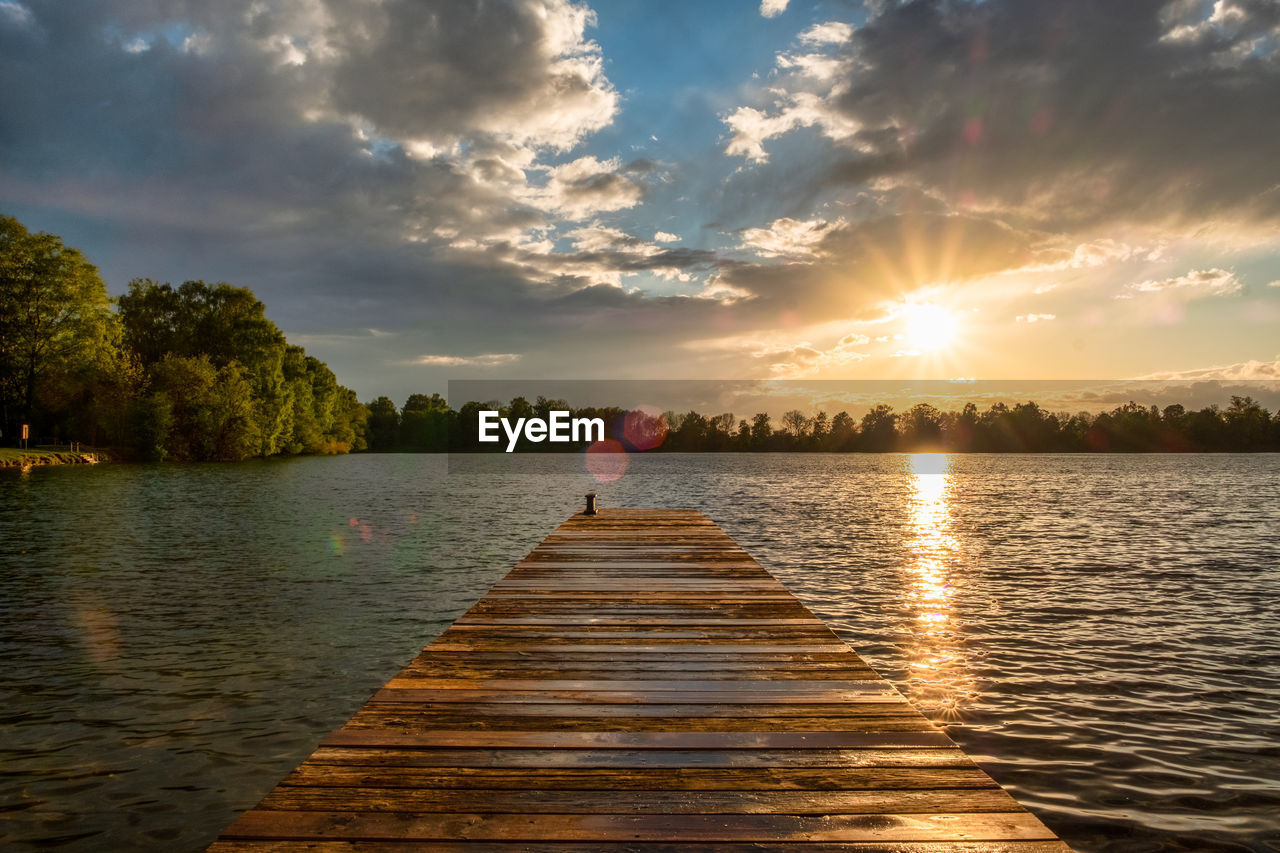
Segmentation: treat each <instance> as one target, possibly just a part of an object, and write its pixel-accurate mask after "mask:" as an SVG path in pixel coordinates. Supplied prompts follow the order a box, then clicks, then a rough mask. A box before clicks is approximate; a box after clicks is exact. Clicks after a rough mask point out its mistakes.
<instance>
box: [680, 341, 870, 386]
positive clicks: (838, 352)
mask: <svg viewBox="0 0 1280 853" xmlns="http://www.w3.org/2000/svg"><path fill="white" fill-rule="evenodd" d="M777 338H778V336H777V335H776V334H775V335H773V336H771V338H770V339H761V337H759V336H754V335H740V336H729V337H722V338H709V339H699V340H695V341H689V342H687V343H686V344H684V348H685V349H688V350H693V351H695V352H699V351H701V352H706V351H715V352H725V353H731V354H734V355H736V356H738V357H739V358H744V357H745V358H749V359H752V360H753V361H757V362H760V363H762V364H764V365H765V366H766V367H767V369H768V371H769V374H770V376H772V377H774V378H777V379H801V378H805V377H810V376H816V375H819V374H822V373H824V372H827V371H832V370H834V371H837V372H839V371H840V370H841V369H844V368H848V367H849V366H851V365H854V364H857V363H858V362H861V361H864V360H865V359H868V358H870V357H871V356H870V355H869V354H868V353H865V352H861V351H860V350H859V349H858V347H861V346H864V345H865V344H868V343H870V342H871V339H870V338H868V337H867V336H866V335H863V334H861V333H858V332H852V333H849V334H846V335H844V336H842V337H840V338H839V339H837V340H836V341H835V342H834V343H832V344H831V345H830V346H827V347H823V346H820V345H815V344H813V343H811V342H809V341H800V342H798V343H797V342H783V341H780V340H778V339H777Z"/></svg>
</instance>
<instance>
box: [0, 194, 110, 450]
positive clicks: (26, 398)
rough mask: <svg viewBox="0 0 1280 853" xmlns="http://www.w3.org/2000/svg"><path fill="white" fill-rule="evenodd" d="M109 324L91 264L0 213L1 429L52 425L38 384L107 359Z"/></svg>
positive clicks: (104, 297)
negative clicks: (21, 424)
mask: <svg viewBox="0 0 1280 853" xmlns="http://www.w3.org/2000/svg"><path fill="white" fill-rule="evenodd" d="M113 322H114V320H113V317H112V314H111V310H110V302H109V300H108V298H107V290H106V286H105V285H104V284H103V283H102V279H101V278H100V277H99V276H98V270H97V268H96V267H94V266H93V265H92V264H90V263H89V262H88V261H87V260H86V259H85V258H84V256H83V255H81V254H80V252H78V251H77V250H75V249H71V248H68V247H66V246H64V245H63V243H62V240H60V239H59V238H58V237H55V236H54V235H52V234H45V233H38V234H32V233H31V232H29V231H28V230H27V229H26V227H24V226H23V225H22V223H20V222H18V220H16V219H14V218H12V217H8V216H0V422H2V423H3V426H4V430H5V433H6V434H8V435H13V434H14V432H15V428H16V426H17V424H18V423H21V422H27V423H34V424H35V425H36V427H37V428H40V427H48V426H50V424H49V423H48V422H47V421H48V419H47V418H45V417H44V416H45V415H47V414H48V413H47V412H44V411H43V410H42V406H41V400H40V391H41V389H42V384H43V383H45V381H46V380H53V381H54V384H58V383H60V382H62V380H66V379H68V378H69V377H72V376H75V375H76V374H83V373H84V372H85V371H87V370H89V369H90V366H91V364H92V363H93V362H95V361H100V360H109V359H110V358H111V353H110V350H111V348H112V343H113V334H112V331H113V330H112V324H113ZM63 390H64V391H65V390H66V389H65V387H64V388H63ZM69 396H75V395H74V394H71V395H69Z"/></svg>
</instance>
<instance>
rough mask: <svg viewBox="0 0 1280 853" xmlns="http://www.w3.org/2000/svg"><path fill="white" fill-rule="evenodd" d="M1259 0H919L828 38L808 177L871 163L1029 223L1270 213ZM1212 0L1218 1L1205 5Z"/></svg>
mask: <svg viewBox="0 0 1280 853" xmlns="http://www.w3.org/2000/svg"><path fill="white" fill-rule="evenodd" d="M1278 8H1280V7H1277V5H1276V4H1275V3H1270V2H1245V0H1223V2H1221V3H1218V4H1217V5H1216V6H1214V4H1204V3H1198V2H1181V0H1175V2H1172V3H1170V2H1166V0H1126V2H1124V3H1116V2H1112V0H1076V1H1075V2H1070V3H1062V2H1056V1H1052V0H987V2H984V3H967V2H954V1H953V0H929V1H928V2H925V1H924V0H921V2H912V3H906V4H902V5H897V6H893V7H891V8H888V9H886V10H885V11H884V12H883V13H882V14H881V15H879V16H878V17H876V18H874V19H873V20H872V21H870V22H869V23H868V24H867V25H866V26H865V27H863V28H861V29H859V30H857V31H855V32H854V33H853V35H852V37H851V38H850V40H849V42H847V43H846V44H844V45H843V46H841V47H840V48H839V50H838V51H837V54H836V55H837V56H838V57H839V59H840V61H841V62H842V63H843V65H842V67H843V69H844V71H843V73H842V76H840V77H839V78H837V80H836V81H835V82H834V85H833V86H832V88H831V89H830V90H829V91H828V92H827V96H826V98H825V99H824V102H823V104H824V108H825V109H826V110H829V111H830V112H829V115H828V116H827V118H826V119H825V120H826V121H828V122H835V121H845V122H849V123H852V124H854V125H856V126H857V127H859V128H861V129H860V130H859V131H858V132H857V133H856V134H855V135H854V136H852V137H851V138H850V139H849V140H848V145H849V146H851V147H853V148H856V149H857V153H854V154H851V155H848V156H844V157H843V158H841V159H840V160H839V161H838V162H836V163H834V164H833V165H831V167H830V168H829V170H828V172H827V173H826V174H825V176H824V177H823V180H824V181H830V180H836V181H841V182H846V183H854V184H860V183H865V182H868V181H873V180H875V179H877V178H884V177H888V178H891V179H895V180H901V181H906V182H911V183H917V184H919V185H922V186H926V187H928V188H931V189H933V190H935V191H937V192H938V193H940V194H942V195H943V196H944V197H945V198H947V199H948V200H949V201H950V202H951V203H953V204H954V205H956V206H958V207H966V206H973V205H978V206H981V207H983V208H985V209H990V208H992V207H994V208H997V209H999V210H1000V211H1002V215H1004V216H1006V217H1011V218H1012V217H1016V218H1020V219H1022V220H1023V221H1026V222H1033V223H1036V224H1038V225H1041V226H1045V227H1053V228H1062V229H1069V228H1080V227H1084V226H1087V225H1091V224H1095V223H1099V222H1105V221H1111V222H1115V221H1133V220H1141V221H1148V222H1161V221H1166V220H1170V219H1181V220H1186V221H1197V220H1205V219H1210V218H1213V217H1215V216H1220V215H1223V214H1227V215H1233V216H1238V217H1241V218H1244V219H1274V218H1275V217H1276V216H1277V215H1280V191H1277V189H1276V187H1277V184H1278V183H1280V160H1277V158H1276V157H1275V155H1274V148H1275V139H1276V138H1278V137H1280V110H1277V109H1275V104H1277V103H1280V58H1278V54H1277V33H1276V26H1277V18H1278V13H1277V9H1278ZM1214 9H1217V10H1218V11H1217V12H1215V11H1214Z"/></svg>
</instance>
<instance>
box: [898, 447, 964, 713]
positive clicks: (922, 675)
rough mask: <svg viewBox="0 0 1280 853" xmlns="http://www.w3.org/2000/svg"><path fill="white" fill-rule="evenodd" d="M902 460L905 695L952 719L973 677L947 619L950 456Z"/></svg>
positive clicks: (952, 548) (952, 547)
mask: <svg viewBox="0 0 1280 853" xmlns="http://www.w3.org/2000/svg"><path fill="white" fill-rule="evenodd" d="M905 461H906V467H907V472H908V474H909V475H910V477H911V484H912V487H913V488H914V493H913V494H912V496H911V497H910V499H909V503H908V505H907V513H908V518H909V523H910V534H909V537H908V540H907V542H906V552H907V554H908V555H909V559H908V560H907V561H906V562H905V564H904V565H903V570H904V572H905V580H904V583H903V584H902V590H903V598H904V602H905V607H906V608H907V609H909V610H910V611H911V612H912V613H913V614H914V624H913V625H912V626H911V627H910V628H909V631H910V634H911V641H910V642H909V643H908V644H907V647H906V650H905V651H906V656H907V658H908V660H909V661H910V664H909V666H910V678H909V680H908V682H907V691H906V692H907V698H908V699H910V700H911V701H912V702H913V703H914V704H915V705H916V707H918V708H920V709H921V710H922V711H924V712H925V713H926V714H928V715H929V716H931V717H933V718H934V719H941V720H948V721H955V720H958V719H960V718H961V716H962V715H963V711H964V699H965V697H966V696H967V695H969V694H970V693H971V692H972V689H973V682H972V679H971V677H970V675H969V671H968V668H967V666H966V659H965V649H964V645H963V642H962V641H961V640H960V639H959V637H958V636H957V633H956V631H955V628H954V626H953V625H952V624H951V623H952V617H953V601H952V600H953V599H954V597H955V593H956V589H955V586H954V584H955V583H957V582H958V581H957V579H956V578H955V577H953V575H952V566H953V565H954V563H955V560H956V551H957V543H956V539H955V537H954V536H953V535H952V532H951V513H950V506H949V504H948V492H949V489H950V486H951V482H950V478H951V461H950V459H949V458H948V457H947V456H946V455H945V454H940V453H918V454H914V455H911V456H908V457H906V459H905Z"/></svg>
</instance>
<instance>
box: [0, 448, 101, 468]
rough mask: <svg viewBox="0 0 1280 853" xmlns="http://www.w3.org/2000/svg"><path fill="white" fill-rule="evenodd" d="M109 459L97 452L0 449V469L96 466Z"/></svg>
mask: <svg viewBox="0 0 1280 853" xmlns="http://www.w3.org/2000/svg"><path fill="white" fill-rule="evenodd" d="M110 461H111V457H110V456H108V455H107V454H105V453H103V452H102V451H99V450H94V451H71V450H20V449H18V448H16V447H2V448H0V468H30V467H32V466H34V465H97V464H99V463H102V462H110Z"/></svg>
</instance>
